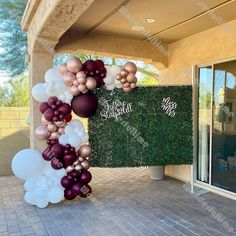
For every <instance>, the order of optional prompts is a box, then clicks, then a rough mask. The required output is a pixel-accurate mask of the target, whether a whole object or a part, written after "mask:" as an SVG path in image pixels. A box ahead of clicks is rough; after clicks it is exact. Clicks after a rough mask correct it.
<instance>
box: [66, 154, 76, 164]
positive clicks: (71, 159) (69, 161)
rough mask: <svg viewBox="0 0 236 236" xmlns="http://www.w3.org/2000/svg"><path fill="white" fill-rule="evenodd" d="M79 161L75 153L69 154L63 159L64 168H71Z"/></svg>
mask: <svg viewBox="0 0 236 236" xmlns="http://www.w3.org/2000/svg"><path fill="white" fill-rule="evenodd" d="M76 159H77V156H76V154H75V153H73V154H68V155H65V156H64V157H63V160H64V166H65V167H67V166H71V165H72V164H73V163H74V162H75V161H76Z"/></svg>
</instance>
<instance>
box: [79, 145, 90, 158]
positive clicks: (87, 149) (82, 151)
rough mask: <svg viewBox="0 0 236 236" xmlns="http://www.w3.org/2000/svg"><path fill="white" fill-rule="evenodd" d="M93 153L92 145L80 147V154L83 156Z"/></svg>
mask: <svg viewBox="0 0 236 236" xmlns="http://www.w3.org/2000/svg"><path fill="white" fill-rule="evenodd" d="M91 153H92V148H91V147H90V145H87V144H84V145H82V146H81V147H80V148H79V154H80V156H81V157H88V156H89V155H90V154H91Z"/></svg>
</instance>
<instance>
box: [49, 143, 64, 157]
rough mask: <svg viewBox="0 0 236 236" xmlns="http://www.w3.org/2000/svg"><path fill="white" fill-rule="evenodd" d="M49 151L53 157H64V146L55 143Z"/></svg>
mask: <svg viewBox="0 0 236 236" xmlns="http://www.w3.org/2000/svg"><path fill="white" fill-rule="evenodd" d="M51 151H52V153H53V154H54V155H55V157H62V156H63V155H64V151H65V147H64V145H62V144H60V143H57V144H55V145H53V146H52V149H51Z"/></svg>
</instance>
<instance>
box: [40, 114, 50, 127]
mask: <svg viewBox="0 0 236 236" xmlns="http://www.w3.org/2000/svg"><path fill="white" fill-rule="evenodd" d="M41 121H42V124H43V125H48V124H49V121H47V120H46V119H45V117H44V115H42V117H41Z"/></svg>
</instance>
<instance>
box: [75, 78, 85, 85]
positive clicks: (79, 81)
mask: <svg viewBox="0 0 236 236" xmlns="http://www.w3.org/2000/svg"><path fill="white" fill-rule="evenodd" d="M77 80H78V83H79V84H85V83H86V81H87V79H86V78H85V77H79V78H77Z"/></svg>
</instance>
